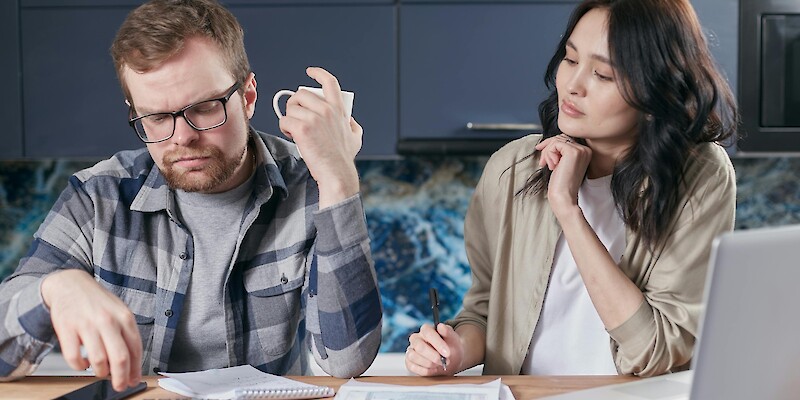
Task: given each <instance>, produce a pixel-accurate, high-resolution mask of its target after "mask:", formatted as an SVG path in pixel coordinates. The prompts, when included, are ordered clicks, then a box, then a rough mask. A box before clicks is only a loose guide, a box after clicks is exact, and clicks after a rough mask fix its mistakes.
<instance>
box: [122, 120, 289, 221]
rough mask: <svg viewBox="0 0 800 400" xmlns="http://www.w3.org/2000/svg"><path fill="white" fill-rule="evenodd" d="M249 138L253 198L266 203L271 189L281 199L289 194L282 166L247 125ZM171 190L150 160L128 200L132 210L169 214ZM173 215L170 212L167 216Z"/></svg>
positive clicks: (171, 199) (172, 203) (171, 208)
mask: <svg viewBox="0 0 800 400" xmlns="http://www.w3.org/2000/svg"><path fill="white" fill-rule="evenodd" d="M249 135H250V140H251V141H252V143H254V144H255V146H254V148H255V150H256V165H257V167H256V170H255V174H256V176H255V179H254V185H253V187H254V190H255V193H256V199H257V201H258V202H259V203H266V202H267V201H268V200H269V199H270V198H271V197H272V194H273V192H274V191H277V192H278V193H279V194H280V196H281V199H285V198H287V197H288V196H289V191H288V189H287V188H286V181H285V180H284V178H283V175H282V173H281V172H282V170H281V167H280V166H279V165H278V163H277V162H276V161H275V158H274V157H273V156H272V153H270V151H269V149H267V145H266V144H265V143H264V139H262V138H261V135H260V134H259V133H258V132H257V131H256V130H255V129H253V127H250V131H249ZM174 202H175V199H174V193H173V191H172V190H171V189H170V188H169V186H168V185H167V181H166V180H165V179H164V175H162V174H161V170H159V169H158V165H156V164H155V163H153V166H152V167H151V168H150V172H149V173H148V175H147V178H146V179H145V182H144V185H142V187H141V189H139V192H138V193H137V194H136V197H135V198H134V199H133V202H132V203H131V207H130V209H131V211H140V212H156V211H162V210H166V211H167V213H169V214H172V213H173V210H174ZM170 216H172V215H170Z"/></svg>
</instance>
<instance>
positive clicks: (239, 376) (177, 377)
mask: <svg viewBox="0 0 800 400" xmlns="http://www.w3.org/2000/svg"><path fill="white" fill-rule="evenodd" d="M160 374H161V375H164V376H167V377H168V378H165V379H159V380H158V385H159V386H161V387H162V388H164V389H166V390H169V391H171V392H175V393H178V394H181V395H184V396H189V397H203V398H209V399H229V398H233V397H234V391H235V390H236V389H265V390H268V389H308V388H314V387H316V386H314V385H309V384H307V383H302V382H298V381H295V380H292V379H288V378H284V377H282V376H277V375H272V374H267V373H265V372H261V371H259V370H258V369H256V368H255V367H253V366H251V365H241V366H238V367H230V368H221V369H209V370H205V371H199V372H183V373H171V372H161V373H160Z"/></svg>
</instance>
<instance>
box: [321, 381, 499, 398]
mask: <svg viewBox="0 0 800 400" xmlns="http://www.w3.org/2000/svg"><path fill="white" fill-rule="evenodd" d="M419 399H425V400H514V395H513V394H512V393H511V389H509V388H508V386H506V385H504V384H503V383H501V382H500V379H496V380H494V381H492V382H488V383H484V384H448V385H432V386H407V385H389V384H384V383H370V382H359V381H356V380H353V379H351V380H349V381H347V383H345V384H344V385H342V386H341V387H340V388H339V392H338V393H336V399H335V400H419Z"/></svg>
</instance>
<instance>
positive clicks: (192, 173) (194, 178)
mask: <svg viewBox="0 0 800 400" xmlns="http://www.w3.org/2000/svg"><path fill="white" fill-rule="evenodd" d="M246 151H247V144H245V145H244V147H242V151H240V152H237V153H236V154H237V155H235V156H233V157H230V158H225V156H224V155H223V153H222V151H221V150H220V149H218V148H216V147H213V146H208V147H201V148H196V149H190V150H186V151H173V152H170V153H165V154H164V168H163V169H162V170H161V173H162V174H163V175H164V179H166V181H167V185H169V187H170V188H172V189H180V190H183V191H185V192H201V193H204V192H210V191H211V190H213V189H214V188H216V187H218V186H220V185H221V184H223V183H225V182H226V181H227V180H228V179H230V177H231V176H233V173H234V172H236V168H237V167H239V165H240V164H241V163H242V158H243V157H244V153H245V152H246ZM185 157H208V158H210V159H211V161H210V162H209V163H208V165H206V166H203V167H202V168H200V169H188V170H187V169H182V168H175V166H174V164H175V162H176V161H177V160H179V159H181V158H185Z"/></svg>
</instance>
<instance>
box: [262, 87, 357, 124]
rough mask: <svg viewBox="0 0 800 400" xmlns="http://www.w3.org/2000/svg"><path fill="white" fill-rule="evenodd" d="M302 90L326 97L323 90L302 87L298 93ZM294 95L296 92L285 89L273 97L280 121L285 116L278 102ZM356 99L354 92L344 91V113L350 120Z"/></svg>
mask: <svg viewBox="0 0 800 400" xmlns="http://www.w3.org/2000/svg"><path fill="white" fill-rule="evenodd" d="M300 90H307V91H309V92H311V93H314V94H316V95H317V96H319V97H325V96H324V95H323V94H322V88H313V87H308V86H300V87H298V88H297V91H300ZM293 94H295V91H293V90H288V89H283V90H279V91H278V93H275V96H273V97H272V109H274V110H275V115H277V116H278V119H281V118H282V117H283V114H282V113H281V109H280V107H279V106H278V100H280V98H281V97H282V96H291V95H293ZM354 97H355V95H354V94H353V92H346V91H344V90H342V104H343V105H344V111H345V113H346V114H347V118H350V116H351V115H352V114H353V98H354Z"/></svg>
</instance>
